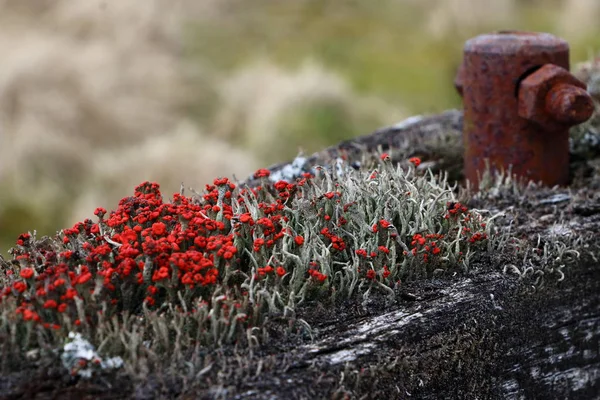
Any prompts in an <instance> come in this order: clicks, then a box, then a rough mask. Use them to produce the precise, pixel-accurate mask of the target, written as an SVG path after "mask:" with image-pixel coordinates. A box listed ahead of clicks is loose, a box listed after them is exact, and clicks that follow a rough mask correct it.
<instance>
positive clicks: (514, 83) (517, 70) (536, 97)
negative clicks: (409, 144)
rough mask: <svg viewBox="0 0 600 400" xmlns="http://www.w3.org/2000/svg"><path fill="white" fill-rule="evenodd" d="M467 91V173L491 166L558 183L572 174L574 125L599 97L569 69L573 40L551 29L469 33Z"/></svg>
mask: <svg viewBox="0 0 600 400" xmlns="http://www.w3.org/2000/svg"><path fill="white" fill-rule="evenodd" d="M455 86H456V88H457V90H458V92H459V93H460V94H461V95H462V97H463V103H464V128H463V142H464V146H465V150H464V164H465V167H464V168H465V175H466V178H467V179H469V181H470V182H471V183H472V184H473V185H474V186H475V188H477V187H478V180H479V177H480V176H481V174H482V173H483V171H484V170H485V166H486V159H487V160H489V165H490V167H491V169H492V170H493V171H497V170H499V169H503V170H508V168H509V166H512V172H513V173H515V174H517V175H519V176H522V177H525V178H527V179H529V180H533V181H535V182H538V181H541V182H542V183H544V184H546V185H549V186H554V185H564V184H566V183H568V180H569V128H570V127H571V126H573V125H576V124H578V123H581V122H583V121H585V120H587V119H588V118H589V117H590V116H591V115H592V113H593V111H594V104H593V101H592V99H591V97H590V96H589V94H588V93H587V92H586V86H585V84H584V83H583V82H581V81H579V80H577V79H576V78H575V77H573V76H572V75H571V74H570V73H569V45H568V44H567V42H565V41H564V40H562V39H559V38H557V37H555V36H552V35H550V34H546V33H532V32H518V31H502V32H497V33H492V34H486V35H480V36H477V37H475V38H473V39H471V40H468V41H467V42H466V44H465V47H464V58H463V63H462V65H461V68H460V69H459V71H458V74H457V77H456V79H455Z"/></svg>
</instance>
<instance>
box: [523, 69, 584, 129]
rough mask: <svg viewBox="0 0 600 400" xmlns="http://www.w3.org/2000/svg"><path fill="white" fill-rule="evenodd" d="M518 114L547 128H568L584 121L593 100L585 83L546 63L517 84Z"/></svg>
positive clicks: (564, 70)
mask: <svg viewBox="0 0 600 400" xmlns="http://www.w3.org/2000/svg"><path fill="white" fill-rule="evenodd" d="M518 90H519V116H521V117H522V118H525V119H527V120H529V121H532V122H535V123H537V124H539V125H540V126H542V127H543V128H545V129H547V130H556V129H564V128H569V127H571V126H574V125H577V124H580V123H582V122H584V121H587V120H588V119H589V118H590V117H591V116H592V114H593V113H594V102H593V101H592V97H591V96H590V95H589V93H588V92H586V85H585V84H584V83H583V82H581V81H580V80H578V79H577V78H575V77H574V76H573V75H571V73H570V72H569V71H567V70H566V69H564V68H561V67H559V66H557V65H554V64H546V65H544V66H542V67H541V68H540V69H538V70H537V71H535V72H533V73H532V74H531V75H529V76H527V77H526V78H525V79H523V80H522V81H521V83H520V85H519V89H518Z"/></svg>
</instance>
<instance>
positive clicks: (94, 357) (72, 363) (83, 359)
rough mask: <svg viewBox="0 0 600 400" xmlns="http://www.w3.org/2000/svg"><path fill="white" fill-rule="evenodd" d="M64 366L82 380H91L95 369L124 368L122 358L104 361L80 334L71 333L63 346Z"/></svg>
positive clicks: (62, 358)
mask: <svg viewBox="0 0 600 400" xmlns="http://www.w3.org/2000/svg"><path fill="white" fill-rule="evenodd" d="M61 360H62V364H63V366H64V367H65V368H67V369H68V370H69V371H70V372H71V374H76V375H79V376H81V377H82V378H87V379H89V378H91V377H92V374H93V372H94V367H95V368H100V369H103V370H105V369H117V368H121V367H122V366H123V360H122V359H121V357H112V358H108V359H106V360H103V359H102V357H100V356H99V355H98V353H97V352H96V349H95V347H94V346H93V345H92V344H91V343H90V342H89V341H87V340H86V339H84V338H83V336H81V334H80V333H75V332H69V341H67V343H65V345H64V346H63V353H62V355H61Z"/></svg>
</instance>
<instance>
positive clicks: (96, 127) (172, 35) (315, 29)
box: [0, 0, 600, 253]
mask: <svg viewBox="0 0 600 400" xmlns="http://www.w3.org/2000/svg"><path fill="white" fill-rule="evenodd" d="M598 21H600V1H598V0H537V1H536V0H493V1H492V0H490V1H483V0H377V1H373V0H335V1H334V0H293V1H291V0H290V1H287V0H0V253H5V252H6V250H8V248H9V247H11V246H12V245H13V244H14V242H15V240H16V237H17V235H18V234H19V233H21V232H25V231H33V230H34V229H36V230H37V231H38V234H54V233H55V232H56V231H57V230H59V229H61V228H65V227H70V226H72V225H73V224H74V223H75V222H76V221H78V220H82V219H83V218H87V217H93V211H94V209H95V208H96V207H98V206H103V207H105V208H107V209H108V210H111V209H114V208H116V206H117V203H118V201H119V199H121V198H122V197H125V196H129V195H131V194H132V193H133V188H134V187H135V186H136V185H137V184H139V183H141V182H142V181H144V180H151V181H157V182H159V183H160V185H161V187H162V189H163V194H164V195H165V197H170V196H171V195H172V193H174V192H177V191H178V190H179V187H180V184H181V183H182V182H183V183H185V185H186V186H187V187H190V186H191V187H195V188H197V189H200V190H201V189H202V188H203V185H204V184H205V183H208V182H211V181H212V179H213V178H215V177H217V176H228V177H232V176H234V175H235V176H236V177H237V178H239V179H244V178H246V177H247V176H248V175H249V174H250V173H251V172H253V171H254V170H255V169H257V168H260V167H266V166H269V165H270V164H273V163H275V162H279V161H285V160H288V159H291V158H293V157H294V156H295V155H296V154H297V153H298V152H299V151H300V150H303V151H305V152H308V153H310V152H313V151H316V150H318V149H321V148H323V147H325V146H327V145H331V144H334V143H336V142H339V141H341V140H343V139H347V138H350V137H353V136H357V135H361V134H366V133H369V132H371V131H373V130H374V129H376V128H379V127H381V126H384V125H390V124H393V123H395V122H398V121H399V120H401V119H402V118H405V117H408V116H410V115H414V114H421V113H435V112H439V111H442V110H445V109H448V108H456V107H460V99H459V98H458V96H457V95H456V93H455V91H454V88H453V86H452V81H453V78H454V74H455V72H456V69H457V66H458V64H459V62H460V60H461V57H462V54H461V50H462V46H463V44H464V41H465V40H466V39H468V38H470V37H473V36H475V35H477V34H480V33H485V32H489V31H494V30H499V29H524V30H533V31H545V32H550V33H553V34H555V35H558V36H561V37H563V38H565V39H567V40H568V41H569V42H570V45H571V60H572V62H573V63H576V62H578V61H586V60H589V59H591V58H592V57H593V56H594V55H595V54H596V53H597V52H598V51H600V24H599V23H598Z"/></svg>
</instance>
